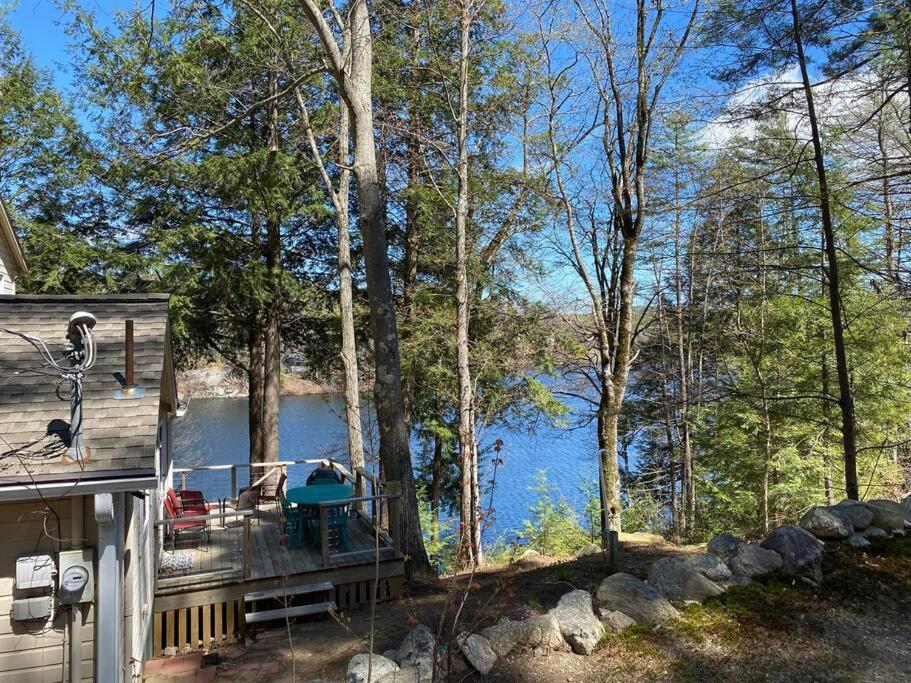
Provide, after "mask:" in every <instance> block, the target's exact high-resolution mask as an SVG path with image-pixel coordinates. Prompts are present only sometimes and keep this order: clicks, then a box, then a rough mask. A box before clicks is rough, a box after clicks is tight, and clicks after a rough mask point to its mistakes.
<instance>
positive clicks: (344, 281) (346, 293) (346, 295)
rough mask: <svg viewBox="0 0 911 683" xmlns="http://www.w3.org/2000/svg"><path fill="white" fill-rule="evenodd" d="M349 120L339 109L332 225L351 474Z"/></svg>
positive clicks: (357, 426)
mask: <svg viewBox="0 0 911 683" xmlns="http://www.w3.org/2000/svg"><path fill="white" fill-rule="evenodd" d="M349 126H350V117H349V115H348V107H347V106H345V103H344V102H342V103H341V104H340V106H339V123H338V145H339V167H340V168H341V171H340V173H339V184H338V200H337V209H336V211H337V214H338V215H337V216H336V223H337V226H338V278H339V292H338V296H339V311H340V313H341V323H342V349H341V357H342V367H343V370H344V379H343V383H344V390H345V424H346V426H347V430H348V459H349V462H350V466H351V471H352V472H354V471H355V470H356V469H357V468H358V467H363V466H364V464H365V460H364V442H363V434H362V427H361V398H360V397H361V392H360V380H359V377H358V369H357V343H356V341H355V336H354V299H353V291H352V290H353V288H352V285H351V244H350V232H349V220H348V206H349V196H350V190H351V188H350V185H351V171H350V162H349V153H348V143H349V141H348V137H349V135H348V133H349Z"/></svg>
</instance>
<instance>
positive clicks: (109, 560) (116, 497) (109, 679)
mask: <svg viewBox="0 0 911 683" xmlns="http://www.w3.org/2000/svg"><path fill="white" fill-rule="evenodd" d="M122 518H123V494H122V493H96V494H95V521H96V522H97V523H98V587H99V589H100V590H99V591H98V593H97V602H96V609H97V612H96V615H95V630H96V633H97V636H96V639H95V643H96V649H95V680H96V681H99V682H100V683H121V682H122V681H123V680H124V674H123V647H124V646H123V532H122V529H121V525H122V521H121V520H122Z"/></svg>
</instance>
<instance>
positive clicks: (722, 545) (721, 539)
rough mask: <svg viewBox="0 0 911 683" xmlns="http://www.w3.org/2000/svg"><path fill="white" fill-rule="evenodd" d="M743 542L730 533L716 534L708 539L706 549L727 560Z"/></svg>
mask: <svg viewBox="0 0 911 683" xmlns="http://www.w3.org/2000/svg"><path fill="white" fill-rule="evenodd" d="M742 544H743V539H741V538H737V537H736V536H731V535H730V534H718V535H717V536H715V538H713V539H712V540H711V541H709V545H708V551H709V552H710V553H712V554H713V555H717V556H718V557H720V558H721V559H722V560H724V561H725V562H727V561H728V560H729V559H730V557H731V556H732V555H733V554H734V553H735V552H737V547H738V546H740V545H742Z"/></svg>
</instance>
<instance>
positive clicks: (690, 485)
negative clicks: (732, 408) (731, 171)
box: [674, 131, 696, 535]
mask: <svg viewBox="0 0 911 683" xmlns="http://www.w3.org/2000/svg"><path fill="white" fill-rule="evenodd" d="M679 152H680V133H679V131H675V134H674V157H675V161H674V303H675V307H674V312H675V314H676V315H675V321H676V324H677V370H678V378H677V379H678V382H679V383H680V421H679V427H678V431H679V436H680V453H681V463H680V467H681V469H682V470H683V471H684V473H685V474H684V482H685V486H686V490H685V491H684V496H683V499H684V501H685V503H686V520H687V522H688V524H689V525H690V528H686V529H684V534H685V535H692V531H693V529H692V525H693V523H694V521H695V518H696V480H695V477H694V476H693V450H692V447H691V445H690V403H689V368H688V367H687V353H686V335H685V334H684V324H683V320H684V306H683V269H682V268H681V264H680V252H681V248H680V244H681V239H682V234H681V233H682V230H681V225H680V224H681V215H680V213H681V210H680V192H681V186H680V153H679Z"/></svg>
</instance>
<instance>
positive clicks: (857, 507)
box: [832, 498, 873, 531]
mask: <svg viewBox="0 0 911 683" xmlns="http://www.w3.org/2000/svg"><path fill="white" fill-rule="evenodd" d="M832 509H833V510H835V511H836V512H837V513H838V514H839V515H841V516H842V517H845V518H846V519H848V520H849V521H850V522H851V526H853V527H854V531H861V530H862V529H866V528H867V527H868V526H870V524H872V522H873V512H872V511H871V510H870V509H869V508H868V507H867V506H866V505H864V504H863V503H861V502H860V501H857V500H851V499H850V498H846V499H845V500H843V501H841V502H840V503H839V504H838V505H836V506H835V507H834V508H832Z"/></svg>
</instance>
